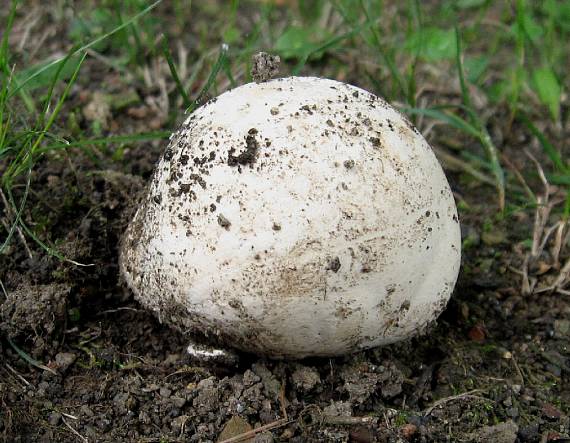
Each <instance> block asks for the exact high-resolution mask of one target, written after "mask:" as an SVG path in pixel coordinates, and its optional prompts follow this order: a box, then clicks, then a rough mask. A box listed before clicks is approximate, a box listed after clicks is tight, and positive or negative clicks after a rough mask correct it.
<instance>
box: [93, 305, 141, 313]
mask: <svg viewBox="0 0 570 443" xmlns="http://www.w3.org/2000/svg"><path fill="white" fill-rule="evenodd" d="M120 311H133V312H140V309H136V308H130V307H128V306H123V307H120V308H117V309H107V310H105V311H101V312H98V313H97V315H103V314H114V313H115V312H120Z"/></svg>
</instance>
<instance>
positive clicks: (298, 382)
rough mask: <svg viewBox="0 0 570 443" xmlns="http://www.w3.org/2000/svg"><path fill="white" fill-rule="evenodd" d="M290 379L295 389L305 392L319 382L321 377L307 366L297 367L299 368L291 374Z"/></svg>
mask: <svg viewBox="0 0 570 443" xmlns="http://www.w3.org/2000/svg"><path fill="white" fill-rule="evenodd" d="M291 379H292V380H293V385H294V386H295V387H296V388H297V389H299V390H301V391H305V392H309V391H311V390H312V389H313V388H314V387H315V386H316V385H317V384H319V383H320V382H321V376H320V375H319V373H318V372H317V370H316V369H315V368H310V367H307V366H299V368H298V369H297V370H296V371H295V372H293V375H292V376H291Z"/></svg>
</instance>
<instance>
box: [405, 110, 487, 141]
mask: <svg viewBox="0 0 570 443" xmlns="http://www.w3.org/2000/svg"><path fill="white" fill-rule="evenodd" d="M401 111H403V112H405V113H406V114H410V115H425V116H427V117H430V118H433V119H435V120H439V121H441V122H443V123H446V124H448V125H449V126H452V127H454V128H456V129H459V130H460V131H462V132H465V133H466V134H469V135H471V136H472V137H476V138H479V135H480V134H479V131H478V130H477V128H476V127H475V126H473V125H472V124H471V123H469V122H468V121H466V120H464V119H463V118H461V117H459V116H457V115H454V114H450V113H447V112H443V111H440V110H439V109H435V108H402V109H401Z"/></svg>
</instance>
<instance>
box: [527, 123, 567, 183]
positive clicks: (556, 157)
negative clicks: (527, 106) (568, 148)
mask: <svg viewBox="0 0 570 443" xmlns="http://www.w3.org/2000/svg"><path fill="white" fill-rule="evenodd" d="M519 118H520V119H521V120H522V122H523V123H524V125H525V126H526V127H527V128H528V129H529V130H530V132H532V135H534V136H535V137H536V138H537V139H538V141H539V143H540V146H542V149H543V151H544V152H545V153H546V155H547V156H548V158H549V159H550V161H551V162H552V163H553V164H554V167H555V168H556V169H557V170H558V171H560V172H561V173H562V174H565V175H570V166H568V165H567V164H566V163H564V161H563V160H562V157H561V156H560V153H559V152H558V151H557V150H556V148H555V147H554V146H553V145H552V143H550V141H548V139H547V138H546V137H545V135H544V134H543V133H542V131H541V130H539V129H538V128H537V127H536V126H535V125H534V124H533V123H532V122H531V121H530V119H529V118H528V116H527V115H526V114H525V113H523V112H520V113H519Z"/></svg>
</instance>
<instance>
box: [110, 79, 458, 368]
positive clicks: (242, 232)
mask: <svg viewBox="0 0 570 443" xmlns="http://www.w3.org/2000/svg"><path fill="white" fill-rule="evenodd" d="M459 264H460V231H459V223H458V219H457V212H456V207H455V203H454V199H453V195H452V193H451V191H450V188H449V185H448V183H447V180H446V178H445V175H444V173H443V171H442V168H441V166H440V165H439V163H438V161H437V159H436V157H435V156H434V154H433V152H432V150H431V148H430V147H429V145H428V144H427V142H426V141H425V140H424V138H423V137H422V136H421V135H420V133H419V132H418V130H417V129H416V128H414V127H413V126H412V125H411V124H410V122H409V121H408V120H407V119H406V118H405V117H403V116H402V115H401V114H400V113H399V112H398V111H396V110H395V109H394V108H392V107H391V106H389V105H388V104H387V103H386V102H385V101H383V100H382V99H380V98H378V97H377V96H375V95H373V94H370V93H369V92H366V91H364V90H362V89H359V88H357V87H354V86H351V85H347V84H344V83H340V82H337V81H333V80H327V79H321V78H313V77H289V78H282V79H276V80H272V81H269V82H266V83H260V84H256V83H250V84H246V85H243V86H240V87H238V88H236V89H233V90H231V91H228V92H226V93H224V94H222V95H220V96H219V97H218V98H217V99H213V100H211V101H210V102H209V103H207V104H205V105H204V106H202V107H201V108H199V109H198V110H196V111H195V112H194V113H193V114H192V115H190V116H189V117H188V119H187V120H186V121H185V122H184V124H183V125H182V127H181V128H180V129H179V130H178V131H177V132H176V133H175V134H173V135H172V137H171V139H170V143H169V145H168V148H167V149H166V152H165V153H164V155H163V156H162V158H161V160H160V161H159V163H158V165H157V168H156V171H155V175H154V177H153V179H152V183H151V184H150V189H149V191H148V195H147V196H146V198H145V199H144V201H143V203H142V204H141V206H140V208H139V209H138V212H137V213H136V215H135V217H134V220H133V221H132V223H131V224H130V226H129V227H128V229H127V231H126V234H125V236H124V239H123V242H122V245H121V253H120V266H121V271H122V273H123V275H124V277H125V279H126V281H127V283H128V285H129V286H130V287H131V288H132V290H133V291H134V294H135V296H136V298H137V299H138V300H139V301H140V303H141V304H142V305H144V306H146V307H148V308H150V309H151V310H153V311H155V312H156V313H157V314H158V316H159V318H160V319H161V320H162V321H166V322H168V323H170V324H172V325H174V326H176V327H178V328H179V329H180V330H182V331H187V332H188V333H192V332H196V331H197V332H200V333H201V334H202V335H204V334H205V335H207V336H209V337H214V338H215V341H216V342H217V343H225V344H227V345H229V346H231V347H234V348H237V349H241V350H244V351H247V352H253V353H257V354H262V355H266V356H269V357H275V358H303V357H307V356H334V355H339V354H345V353H350V352H354V351H358V350H362V349H366V348H371V347H375V346H380V345H386V344H389V343H393V342H396V341H399V340H403V339H405V338H408V337H410V336H412V335H413V334H415V333H417V332H419V331H421V330H423V329H424V328H425V327H426V325H428V324H429V323H430V322H431V321H432V320H434V319H435V318H437V316H438V315H439V313H440V312H441V311H442V310H443V309H444V307H445V305H446V303H447V301H448V299H449V297H450V295H451V292H452V290H453V287H454V284H455V281H456V279H457V274H458V270H459Z"/></svg>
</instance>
